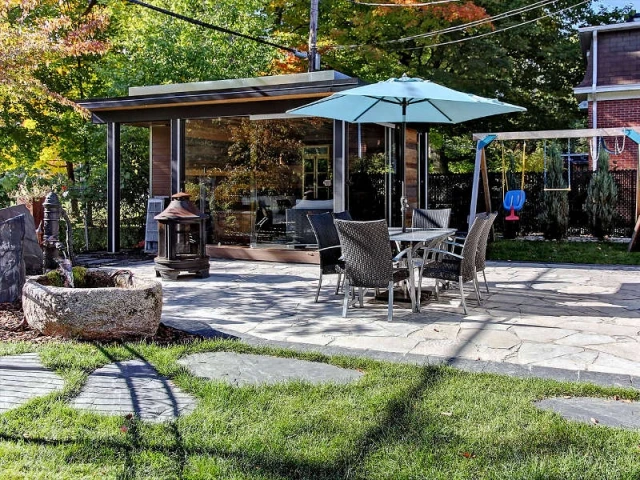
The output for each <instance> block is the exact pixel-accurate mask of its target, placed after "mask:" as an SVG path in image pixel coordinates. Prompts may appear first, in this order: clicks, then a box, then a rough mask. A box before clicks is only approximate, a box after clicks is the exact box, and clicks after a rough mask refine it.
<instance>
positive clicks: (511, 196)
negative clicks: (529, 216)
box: [502, 190, 527, 220]
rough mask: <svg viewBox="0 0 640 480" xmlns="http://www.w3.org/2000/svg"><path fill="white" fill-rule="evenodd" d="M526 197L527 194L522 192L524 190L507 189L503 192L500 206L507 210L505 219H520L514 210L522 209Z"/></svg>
mask: <svg viewBox="0 0 640 480" xmlns="http://www.w3.org/2000/svg"><path fill="white" fill-rule="evenodd" d="M526 198H527V195H526V194H525V193H524V190H509V191H508V192H507V193H506V194H505V196H504V201H503V202H502V206H503V207H504V209H505V210H507V211H508V212H509V215H508V216H507V217H505V220H520V217H518V216H517V215H516V214H515V212H519V211H520V210H522V207H523V206H524V201H525V200H526Z"/></svg>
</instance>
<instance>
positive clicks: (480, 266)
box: [452, 212, 498, 293]
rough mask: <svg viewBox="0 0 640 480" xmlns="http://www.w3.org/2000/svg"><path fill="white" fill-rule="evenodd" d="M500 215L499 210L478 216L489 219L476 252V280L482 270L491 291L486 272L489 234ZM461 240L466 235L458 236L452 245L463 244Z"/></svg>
mask: <svg viewBox="0 0 640 480" xmlns="http://www.w3.org/2000/svg"><path fill="white" fill-rule="evenodd" d="M497 216H498V212H493V213H485V212H483V213H479V214H477V215H476V217H480V218H485V219H486V220H487V221H486V222H485V223H484V228H483V230H482V235H481V237H480V241H479V242H478V252H477V254H476V281H477V274H478V272H482V276H483V278H484V287H485V288H486V290H487V293H490V292H489V284H488V283H487V276H486V274H485V272H484V270H485V268H486V263H487V244H488V243H489V236H490V235H491V227H492V226H493V222H494V221H495V219H496V217H497ZM461 241H462V242H464V237H456V238H455V239H454V242H453V243H452V245H454V246H461V245H462V244H461Z"/></svg>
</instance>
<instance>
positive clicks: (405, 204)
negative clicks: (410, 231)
mask: <svg viewBox="0 0 640 480" xmlns="http://www.w3.org/2000/svg"><path fill="white" fill-rule="evenodd" d="M406 118H407V101H406V100H405V99H403V100H402V129H401V130H400V135H401V138H400V144H401V145H402V148H401V149H400V152H401V153H400V165H402V193H401V196H400V215H401V222H402V231H403V232H406V231H407V226H406V223H407V219H406V212H407V209H408V208H409V200H408V199H407V190H406V188H407V183H406V180H407V166H406V164H405V157H406V156H405V149H406V147H407V121H406Z"/></svg>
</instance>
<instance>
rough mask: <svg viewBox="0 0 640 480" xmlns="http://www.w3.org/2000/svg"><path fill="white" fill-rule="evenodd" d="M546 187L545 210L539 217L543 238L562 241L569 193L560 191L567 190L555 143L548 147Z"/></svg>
mask: <svg viewBox="0 0 640 480" xmlns="http://www.w3.org/2000/svg"><path fill="white" fill-rule="evenodd" d="M546 187H547V188H549V190H546V191H545V192H544V207H545V210H544V212H543V213H542V215H541V216H540V220H541V224H542V228H543V234H544V238H546V239H547V240H562V239H563V238H565V237H566V236H567V230H568V228H569V193H568V192H567V191H563V190H560V189H564V188H567V183H566V182H565V180H564V177H563V161H562V157H561V155H560V147H559V146H558V144H557V143H556V142H553V143H552V144H551V145H550V146H549V150H548V161H547V173H546Z"/></svg>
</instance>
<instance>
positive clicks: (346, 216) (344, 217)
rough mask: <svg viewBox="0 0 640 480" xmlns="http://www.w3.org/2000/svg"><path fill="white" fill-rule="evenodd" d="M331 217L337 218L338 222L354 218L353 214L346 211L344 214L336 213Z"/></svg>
mask: <svg viewBox="0 0 640 480" xmlns="http://www.w3.org/2000/svg"><path fill="white" fill-rule="evenodd" d="M331 215H333V218H335V219H336V220H353V218H351V214H350V213H349V210H344V211H342V212H334V213H332V214H331Z"/></svg>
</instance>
